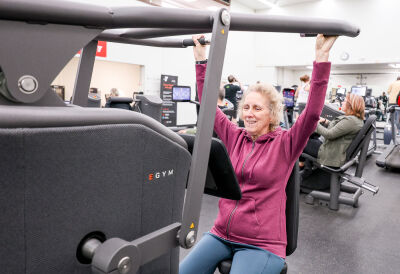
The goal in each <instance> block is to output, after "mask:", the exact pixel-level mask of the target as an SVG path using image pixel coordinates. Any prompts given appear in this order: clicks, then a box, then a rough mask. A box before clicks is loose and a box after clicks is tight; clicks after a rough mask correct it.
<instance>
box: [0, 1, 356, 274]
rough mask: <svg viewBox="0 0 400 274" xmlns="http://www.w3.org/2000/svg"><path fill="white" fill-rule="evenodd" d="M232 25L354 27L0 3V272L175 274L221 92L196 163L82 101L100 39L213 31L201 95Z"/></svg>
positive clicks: (193, 232) (210, 100)
mask: <svg viewBox="0 0 400 274" xmlns="http://www.w3.org/2000/svg"><path fill="white" fill-rule="evenodd" d="M149 18H151V20H149ZM253 19H254V20H253ZM283 23H284V24H283ZM141 27H143V28H146V29H145V30H144V31H143V29H139V28H141ZM126 28H136V29H128V30H127V29H126ZM113 29H115V30H113ZM221 29H224V32H221V31H220V30H221ZM229 29H231V30H240V31H243V30H247V31H282V32H294V33H299V32H306V33H325V34H331V35H334V34H338V35H347V36H353V37H354V36H357V35H358V33H359V30H358V29H357V28H355V27H353V26H351V25H349V24H347V23H346V22H343V21H338V20H323V19H312V18H294V17H280V16H279V17H274V16H268V17H266V16H263V15H248V14H230V13H229V12H228V11H227V10H225V9H222V10H219V11H218V12H215V13H214V12H208V11H190V10H184V11H183V10H178V9H167V8H153V7H151V8H150V7H129V6H128V7H116V8H108V7H104V6H100V5H94V4H85V3H72V2H69V1H62V0H57V1H44V0H43V1H40V0H38V1H27V0H18V1H15V0H3V1H1V2H0V33H1V36H2V37H3V38H4V39H3V42H2V43H1V45H0V67H1V76H0V77H1V84H0V86H1V92H0V116H1V117H2V119H0V148H1V152H2V153H1V154H0V163H1V166H2V167H3V172H2V174H1V180H0V181H1V183H0V185H1V192H0V197H1V199H0V205H1V208H2V209H3V215H2V219H1V220H2V223H1V227H2V229H1V230H0V240H1V242H2V244H1V245H0V256H1V260H0V271H1V272H2V273H29V274H37V273H60V274H64V273H65V274H67V273H77V274H78V273H79V274H88V273H97V274H98V273H110V274H111V273H113V274H114V273H121V274H122V273H124V274H133V273H142V274H147V273H178V263H179V256H178V253H179V247H180V246H181V247H184V248H190V247H192V246H193V244H194V243H195V240H196V237H197V229H198V220H199V215H200V205H201V197H202V194H203V191H204V184H205V178H206V171H207V159H208V155H209V148H210V144H211V135H212V127H213V120H214V115H215V108H216V101H217V100H216V99H217V94H216V93H212V92H205V94H204V98H203V101H202V104H201V109H200V117H199V124H198V132H197V135H196V139H195V142H194V148H193V155H192V157H191V156H190V153H189V152H188V151H187V144H186V142H185V141H184V140H183V139H182V138H181V137H179V136H178V135H177V134H175V133H174V132H172V131H171V130H169V129H168V128H166V127H164V126H162V125H161V124H160V123H157V122H155V121H154V119H150V118H149V117H146V116H145V115H141V114H139V113H135V112H131V111H121V110H116V109H99V108H84V107H80V106H86V105H87V96H88V91H89V84H90V77H91V73H92V69H93V62H94V58H95V53H96V48H97V41H98V40H105V41H110V42H120V43H127V44H140V45H148V46H159V47H160V46H161V47H183V46H184V43H183V42H182V39H177V40H164V39H153V38H155V37H161V36H165V35H168V36H169V35H174V34H193V33H199V32H200V33H204V32H212V33H213V34H212V40H211V41H212V44H211V48H210V56H209V60H208V69H207V73H206V79H205V87H204V88H205V90H208V91H210V90H217V89H218V87H219V82H220V79H221V72H222V64H223V59H224V54H225V47H226V42H227V35H228V32H229ZM139 35H142V36H141V38H137V36H139ZM135 36H136V38H134V37H135ZM144 36H146V37H144ZM147 38H148V39H147ZM150 38H151V39H150ZM24 40H28V41H29V43H22V42H21V41H24ZM66 41H68V42H67V43H66ZM80 48H83V50H82V54H81V59H80V63H79V73H78V77H77V80H76V82H75V89H74V103H75V106H67V105H66V104H65V103H64V102H63V101H62V100H61V99H60V98H59V97H57V95H56V94H54V93H53V92H52V91H51V90H50V84H51V82H52V80H53V79H54V78H55V77H56V75H57V74H58V73H59V71H60V70H61V69H62V68H63V66H65V64H66V63H67V62H68V61H69V60H70V59H71V58H72V57H73V56H74V55H75V54H76V52H77V51H78V50H79V49H80ZM44 60H46V61H47V63H46V65H43V61H44ZM99 146H100V147H101V149H99ZM155 155H157V157H155ZM94 161H95V162H96V165H93V164H91V163H93V162H94ZM89 163H90V164H89ZM186 183H187V191H186V193H185V186H186ZM10 197H12V198H10ZM184 199H185V203H184Z"/></svg>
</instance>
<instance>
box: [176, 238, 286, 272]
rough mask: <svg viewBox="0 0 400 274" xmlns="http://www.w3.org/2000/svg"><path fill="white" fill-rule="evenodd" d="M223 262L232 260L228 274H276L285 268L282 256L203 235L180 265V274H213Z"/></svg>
mask: <svg viewBox="0 0 400 274" xmlns="http://www.w3.org/2000/svg"><path fill="white" fill-rule="evenodd" d="M232 257H233V259H232ZM226 259H232V268H231V271H230V274H243V273H247V274H279V273H280V272H281V270H282V268H283V265H284V260H283V259H282V258H281V257H279V256H277V255H275V254H273V253H271V252H269V251H267V250H264V249H261V248H258V247H256V246H252V245H246V244H239V243H233V242H229V241H226V240H224V239H221V238H219V237H217V236H215V235H212V234H210V233H205V234H204V236H203V238H201V240H200V241H199V242H198V243H197V244H196V245H195V247H194V249H193V250H192V251H191V252H190V253H189V255H187V256H186V257H185V259H184V260H183V261H182V262H181V263H180V265H179V274H193V273H196V274H213V273H214V271H215V269H216V268H217V266H218V263H219V262H220V261H223V260H226Z"/></svg>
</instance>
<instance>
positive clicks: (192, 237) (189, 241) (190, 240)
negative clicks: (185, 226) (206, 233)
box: [185, 230, 196, 248]
mask: <svg viewBox="0 0 400 274" xmlns="http://www.w3.org/2000/svg"><path fill="white" fill-rule="evenodd" d="M195 242H196V234H195V233H194V231H193V230H191V231H189V233H188V234H187V235H186V241H185V243H186V246H187V247H189V248H190V247H192V246H193V245H194V243H195Z"/></svg>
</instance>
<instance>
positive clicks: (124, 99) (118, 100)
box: [108, 97, 133, 104]
mask: <svg viewBox="0 0 400 274" xmlns="http://www.w3.org/2000/svg"><path fill="white" fill-rule="evenodd" d="M108 100H109V102H110V103H128V104H130V103H132V102H133V99H132V98H130V97H110V98H109V99H108Z"/></svg>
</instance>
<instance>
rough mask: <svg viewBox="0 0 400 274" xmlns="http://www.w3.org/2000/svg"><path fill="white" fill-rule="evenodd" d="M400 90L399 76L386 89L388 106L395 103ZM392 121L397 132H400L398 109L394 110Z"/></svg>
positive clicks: (399, 111) (399, 112)
mask: <svg viewBox="0 0 400 274" xmlns="http://www.w3.org/2000/svg"><path fill="white" fill-rule="evenodd" d="M399 92H400V76H399V77H397V80H396V81H394V82H393V83H391V84H390V86H389V89H388V91H387V93H388V95H389V106H391V105H397V102H396V98H397V95H398V94H399ZM394 123H395V125H396V127H397V134H400V110H396V111H395V113H394Z"/></svg>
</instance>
